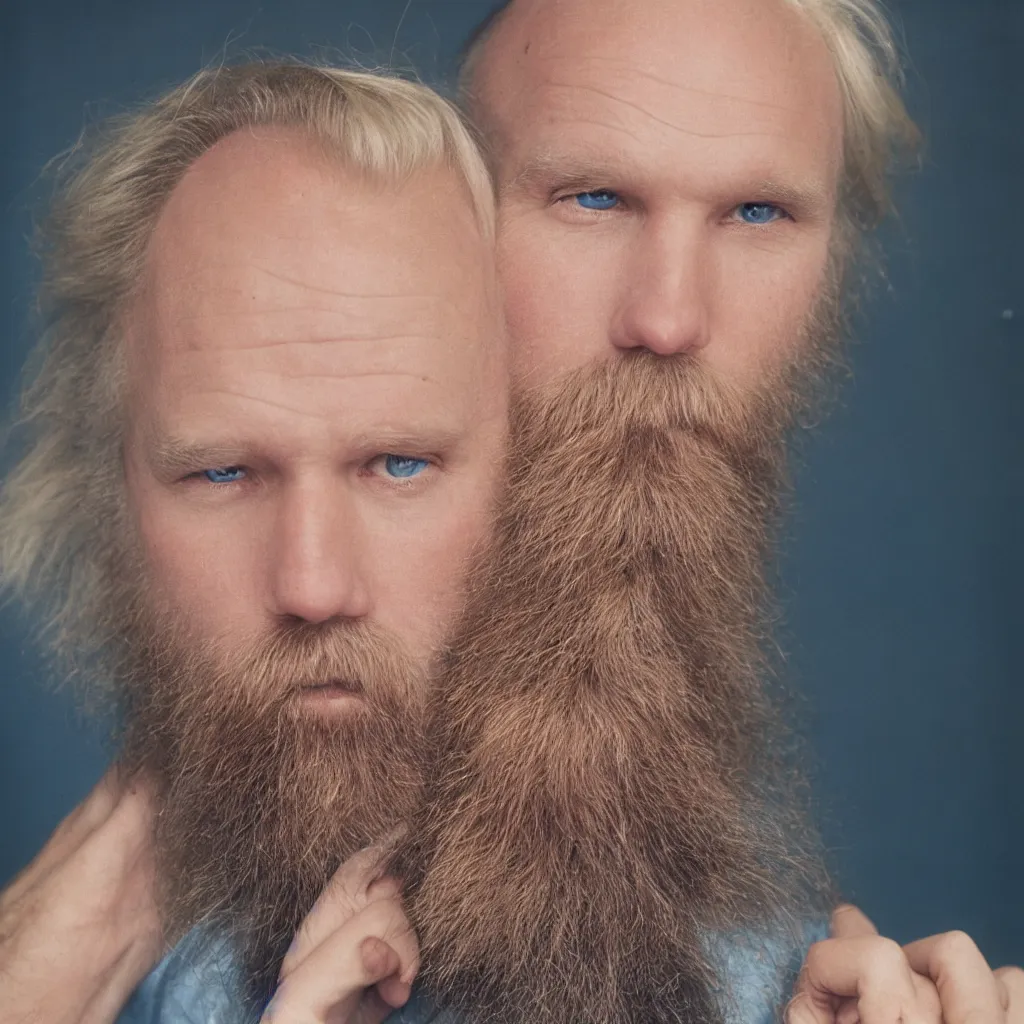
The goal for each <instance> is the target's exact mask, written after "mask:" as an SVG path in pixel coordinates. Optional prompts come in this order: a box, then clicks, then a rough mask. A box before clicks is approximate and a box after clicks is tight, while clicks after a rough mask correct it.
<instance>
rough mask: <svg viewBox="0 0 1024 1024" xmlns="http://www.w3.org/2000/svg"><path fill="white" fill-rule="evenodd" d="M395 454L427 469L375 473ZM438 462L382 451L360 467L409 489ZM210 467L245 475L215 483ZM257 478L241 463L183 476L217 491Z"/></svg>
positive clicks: (364, 472)
mask: <svg viewBox="0 0 1024 1024" xmlns="http://www.w3.org/2000/svg"><path fill="white" fill-rule="evenodd" d="M394 455H397V456H398V457H399V458H404V459H412V460H415V461H417V462H425V463H427V466H426V468H425V469H423V470H422V471H421V472H419V473H417V474H416V475H415V476H412V477H407V478H404V479H403V478H401V477H392V476H388V475H387V474H386V473H383V472H381V473H375V472H374V471H373V467H374V465H376V464H378V463H382V462H383V461H384V460H385V459H388V458H390V457H391V456H394ZM438 464H439V460H438V459H437V458H436V457H435V456H432V455H406V454H404V453H402V454H400V453H398V452H382V453H381V454H380V455H374V456H373V457H372V458H371V459H368V460H367V461H366V462H365V463H363V465H362V466H361V467H360V468H359V475H360V476H365V477H373V478H374V479H376V480H385V481H387V482H388V483H389V485H390V486H396V487H399V488H401V489H403V490H408V489H409V488H411V487H414V486H416V484H417V482H418V481H419V480H420V478H421V477H423V476H425V475H427V473H428V472H429V470H431V469H437V468H438ZM209 469H237V470H241V471H242V472H243V473H244V474H245V476H243V477H242V478H241V479H240V480H226V481H224V482H223V483H214V481H212V480H210V479H209V478H208V477H207V476H206V474H207V473H208V472H209ZM256 480H257V477H256V474H255V473H254V472H253V470H252V469H250V468H249V467H248V466H243V465H240V464H239V465H231V466H213V467H209V468H208V469H197V470H195V471H194V472H192V473H187V474H186V475H185V476H183V477H182V478H181V482H182V483H205V484H207V485H208V486H209V489H210V490H217V491H228V490H234V489H235V488H237V487H241V486H243V485H245V484H253V483H255V482H256Z"/></svg>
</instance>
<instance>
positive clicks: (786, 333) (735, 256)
mask: <svg viewBox="0 0 1024 1024" xmlns="http://www.w3.org/2000/svg"><path fill="white" fill-rule="evenodd" d="M827 268H828V245H827V242H825V241H819V240H817V239H807V240H806V243H805V244H802V245H800V246H799V247H794V249H793V250H791V251H789V252H786V253H771V252H767V253H766V252H759V251H757V250H756V249H755V250H752V249H749V248H747V249H744V250H738V251H733V252H726V253H725V254H723V258H722V260H721V262H720V264H719V285H718V288H717V308H716V309H715V312H714V316H713V320H712V338H711V344H709V346H708V348H707V349H706V350H705V357H706V359H707V360H708V362H710V363H714V362H719V363H720V364H727V363H731V364H733V365H731V366H728V367H727V369H728V371H729V373H730V375H731V376H733V377H742V376H743V375H744V372H756V371H757V370H758V369H759V368H763V367H764V366H765V365H766V364H769V363H771V362H773V361H776V360H784V359H785V358H787V357H788V356H790V355H792V353H793V351H794V349H795V348H796V346H797V345H798V344H799V341H800V338H801V329H802V328H803V326H804V324H805V323H806V321H807V317H808V315H809V314H810V312H811V310H812V309H813V308H814V305H815V302H816V300H817V298H818V296H819V295H820V294H821V290H822V288H823V286H824V284H825V280H826V273H827ZM715 335H717V336H718V337H719V338H720V339H721V342H720V343H719V344H717V345H716V344H715V340H716V338H715ZM727 341H728V343H727Z"/></svg>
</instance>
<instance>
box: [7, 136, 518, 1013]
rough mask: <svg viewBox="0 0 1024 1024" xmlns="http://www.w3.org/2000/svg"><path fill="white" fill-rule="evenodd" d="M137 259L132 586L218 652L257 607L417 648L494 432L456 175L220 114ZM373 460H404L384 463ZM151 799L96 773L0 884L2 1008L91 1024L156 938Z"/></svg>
mask: <svg viewBox="0 0 1024 1024" xmlns="http://www.w3.org/2000/svg"><path fill="white" fill-rule="evenodd" d="M149 256H150V259H149V264H148V266H147V268H146V274H145V279H144V280H143V282H142V287H141V288H140V291H139V295H138V299H137V302H136V304H135V306H134V308H133V309H132V310H131V311H130V315H129V316H128V318H127V321H126V328H127V333H128V344H127V370H128V390H129V395H128V403H127V414H128V415H127V419H128V436H127V440H126V451H125V472H126V480H127V491H128V497H129V502H130V507H131V511H132V513H133V524H134V527H135V532H136V534H137V539H138V540H139V541H141V548H142V558H143V562H144V569H145V572H146V573H147V577H148V582H149V591H148V597H149V598H151V599H152V600H153V602H154V604H156V605H158V606H160V607H161V608H162V610H163V611H164V612H165V613H166V614H170V615H172V616H174V615H178V616H180V617H182V618H183V619H184V620H186V621H185V625H186V626H187V628H188V630H189V632H190V635H191V636H193V637H196V638H198V639H199V640H200V641H202V642H203V643H204V644H205V645H207V646H210V647H212V648H216V649H217V650H218V651H219V652H220V653H221V654H222V655H223V656H224V657H226V658H228V659H230V658H231V655H232V653H233V652H239V651H240V650H244V649H245V647H246V645H247V644H248V643H249V642H250V639H251V638H253V637H259V636H261V635H263V634H266V633H268V631H270V630H271V629H272V628H273V627H275V626H276V627H282V626H285V625H288V626H292V627H303V626H305V627H310V628H322V629H325V628H327V627H328V626H331V625H333V626H334V627H338V626H339V625H342V626H343V625H344V624H345V623H359V624H362V625H366V626H367V627H369V628H372V629H373V631H374V633H375V635H377V636H380V637H384V638H390V640H391V642H392V643H394V644H395V645H398V646H400V647H401V648H402V654H403V656H404V657H406V658H407V659H411V660H413V661H415V662H419V663H421V664H422V663H425V662H427V661H428V660H429V659H430V658H431V657H432V656H433V654H434V651H435V649H436V647H437V646H438V644H439V642H440V640H441V634H442V630H443V629H444V628H445V627H446V626H447V624H448V623H449V622H450V621H451V620H452V618H453V617H454V616H455V614H456V612H457V606H458V603H459V600H460V596H459V591H460V577H461V570H462V566H463V564H464V563H465V561H466V560H467V559H468V557H469V556H470V554H471V553H472V551H473V549H474V548H475V546H476V545H477V544H478V543H480V542H481V541H482V540H484V539H485V537H486V534H487V532H488V520H489V512H490V503H491V491H492V485H493V483H494V478H495V475H496V471H497V468H498V466H499V463H500V451H501V447H502V444H503V441H504V431H505V395H506V391H507V381H506V377H505V366H504V359H505V356H504V345H503V337H502V330H501V326H500V318H499V314H498V303H497V300H496V287H495V284H494V279H493V271H494V265H493V256H492V253H491V249H490V247H489V245H488V244H487V243H485V241H484V240H483V238H482V237H481V235H480V233H479V231H478V228H477V224H476V222H475V220H474V217H473V214H472V211H471V205H470V203H469V200H468V197H467V196H466V195H464V194H463V191H462V189H461V186H460V185H459V184H458V182H457V180H456V178H455V176H454V175H452V174H451V173H449V172H448V171H443V170H438V171H436V172H434V171H429V170H427V171H424V172H423V173H422V174H420V175H417V176H415V177H414V178H413V179H411V180H410V181H408V182H407V183H406V184H404V185H403V186H401V187H389V186H385V185H379V184H373V183H370V182H368V181H366V180H364V179H362V178H360V177H358V176H357V175H355V174H354V173H351V172H348V171H346V170H344V169H343V168H340V167H339V166H338V164H337V162H334V163H331V162H330V161H329V160H328V158H327V156H326V155H325V151H324V150H323V149H322V148H320V147H317V146H313V145H311V144H309V143H307V142H306V141H305V140H304V139H303V138H302V137H301V136H299V135H297V134H295V133H294V132H289V131H284V130H282V131H274V130H269V129H265V130H261V131H260V132H259V134H258V135H257V134H255V133H248V134H239V135H236V136H232V137H229V138H228V139H226V140H224V141H223V142H222V143H221V144H219V145H218V146H216V147H215V148H214V149H213V150H211V151H210V152H209V153H207V154H206V155H205V156H204V157H202V158H201V159H200V160H199V161H197V163H196V164H195V165H194V166H193V168H192V169H191V170H190V172H189V173H188V174H187V175H186V177H185V179H184V180H183V181H182V182H181V184H180V186H179V187H178V188H177V189H176V190H175V192H174V193H173V194H172V196H171V198H170V201H169V202H168V204H167V206H166V207H165V209H164V211H163V214H162V216H161V218H160V220H159V223H158V225H157V227H156V231H155V234H154V237H153V239H152V245H151V249H150V253H149ZM388 454H395V455H402V456H408V457H410V458H413V457H414V458H416V459H421V460H423V461H424V466H423V467H422V469H423V471H422V472H421V473H418V474H417V475H416V476H415V477H414V478H411V479H404V478H403V479H395V478H393V476H392V475H389V473H388V463H387V460H386V456H387V455H388ZM218 467H220V468H222V469H223V468H226V467H241V469H242V473H241V474H235V473H231V474H228V476H230V477H232V478H234V476H236V475H240V477H241V478H240V479H239V480H237V481H235V482H230V483H223V484H222V483H214V482H211V481H210V480H208V479H207V478H206V477H205V476H204V475H203V473H204V471H205V470H208V469H211V470H212V469H215V468H218ZM222 475H223V474H222ZM242 697H243V699H244V694H243V695H242ZM349 706H351V705H350V704H349V703H348V701H346V700H342V701H338V702H331V701H323V700H318V701H316V702H310V704H309V706H308V711H309V715H308V716H307V717H309V718H313V717H316V718H320V717H321V716H323V715H326V716H327V718H334V719H336V718H337V716H338V715H339V714H340V715H342V716H344V717H345V719H346V720H347V717H348V716H347V715H346V714H345V708H346V707H349ZM151 808H152V800H151V798H150V795H149V793H148V789H147V788H145V787H144V788H143V789H142V790H138V791H136V790H128V789H125V788H124V787H123V785H122V784H121V783H119V782H117V781H116V779H115V778H114V777H113V776H111V778H110V779H108V780H107V781H106V782H105V783H104V784H103V785H102V786H101V787H100V789H99V790H98V791H97V793H96V794H93V796H91V797H90V798H89V799H88V800H87V801H86V802H85V803H84V804H83V805H82V807H80V808H79V809H78V810H77V811H76V812H75V813H74V814H73V815H72V817H71V818H70V819H69V820H68V822H67V823H65V825H63V826H61V828H60V829H59V830H58V831H57V833H56V834H55V835H54V837H53V839H52V840H51V841H50V843H48V844H47V846H46V847H45V848H44V849H43V851H42V852H41V853H40V855H39V857H38V858H37V859H36V860H35V861H33V863H32V864H31V865H30V866H29V867H28V868H27V869H26V871H25V872H24V873H23V874H22V876H20V877H19V879H18V880H16V882H15V883H14V884H13V885H12V886H11V887H10V888H9V889H8V890H6V891H5V892H4V893H3V896H2V898H0V1002H2V1003H3V1005H4V1007H5V1013H11V1014H13V1016H12V1018H11V1019H12V1020H19V1021H21V1020H24V1021H46V1022H47V1024H51V1022H56V1024H111V1022H112V1021H113V1020H114V1019H115V1018H116V1017H117V1015H118V1013H119V1012H120V1010H121V1008H122V1006H123V1004H124V1002H125V1001H126V999H127V998H128V996H129V994H130V993H131V991H132V990H133V988H134V987H135V986H136V984H137V983H138V982H139V981H140V980H141V979H142V977H144V976H145V974H146V973H147V972H148V970H149V969H150V968H151V967H152V966H153V964H154V963H155V962H156V960H157V959H158V958H159V956H160V954H161V949H162V938H161V934H160V918H159V914H158V912H157V907H156V900H155V893H154V884H153V881H154V850H153V840H152V835H153V829H152V824H151V817H152V810H151ZM378 895H379V893H378ZM392 896H394V893H393V892H392ZM377 902H378V903H379V902H380V901H379V900H378V901H377ZM391 905H392V911H393V912H392V913H391V916H390V917H389V918H388V920H389V921H390V920H397V916H399V915H400V914H401V911H400V907H398V905H397V903H395V901H394V900H393V899H392V901H391ZM362 923H363V924H366V922H362ZM374 927H375V925H374V923H373V921H372V920H371V921H370V922H369V925H368V931H367V933H366V935H365V936H360V938H362V937H372V936H371V934H370V933H372V932H373V930H374ZM384 934H385V935H387V936H390V935H391V931H388V930H386V931H385V932H384ZM363 961H364V962H363V967H362V968H361V969H362V970H364V971H365V970H371V969H372V970H371V973H372V971H377V972H378V973H379V972H380V971H383V972H384V973H383V974H379V978H380V980H382V981H383V980H385V978H386V977H387V975H389V974H391V973H393V972H392V971H390V970H388V968H389V961H388V960H387V957H384V958H383V959H382V957H381V950H380V949H379V948H376V949H375V948H374V947H373V946H372V945H371V948H370V949H369V950H367V951H366V957H365V958H363ZM367 963H368V964H369V966H368V967H367ZM404 963H405V962H404V961H403V964H404ZM306 973H308V971H307V972H306ZM394 984H400V982H399V981H398V980H397V979H396V980H395V983H394ZM394 984H393V985H392V986H391V987H390V988H388V987H387V986H386V985H385V987H384V990H383V991H384V993H385V996H389V997H391V998H397V996H396V994H395V988H394ZM318 991H319V990H318ZM357 1003H359V1004H360V1005H362V1000H361V998H359V999H357ZM5 1019H6V1018H5Z"/></svg>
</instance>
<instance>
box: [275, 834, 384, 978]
mask: <svg viewBox="0 0 1024 1024" xmlns="http://www.w3.org/2000/svg"><path fill="white" fill-rule="evenodd" d="M386 852H387V847H386V846H385V844H384V843H374V844H373V845H371V846H367V847H366V848H365V849H363V850H360V851H359V852H358V853H356V854H353V856H351V857H349V859H348V860H347V861H345V863H344V864H342V865H341V867H340V868H338V870H337V871H336V872H335V873H334V876H333V877H332V878H331V880H330V881H329V882H328V883H327V886H326V888H325V889H324V891H323V892H322V893H321V894H320V898H319V899H318V900H317V901H316V903H314V904H313V907H312V909H311V910H310V912H309V913H308V914H307V915H306V917H305V919H304V920H303V922H302V924H301V925H300V926H299V930H298V931H297V932H296V933H295V938H294V939H293V941H292V944H291V947H290V948H289V950H288V952H287V954H286V955H285V958H284V962H283V963H282V964H281V977H282V978H284V977H286V976H287V975H288V974H289V973H291V971H293V970H294V969H295V968H296V967H297V966H298V965H299V964H300V963H302V961H303V960H304V959H305V958H306V957H307V956H308V955H309V953H310V951H311V950H313V949H315V948H316V947H317V946H318V945H319V944H320V943H321V942H323V941H324V939H325V938H326V937H327V936H328V935H330V934H331V933H332V932H334V931H337V930H338V929H339V928H340V927H341V926H342V925H343V924H344V923H345V922H346V921H348V920H349V919H350V918H351V917H352V916H353V915H355V914H357V913H358V912H359V911H360V910H361V909H362V908H363V907H365V906H366V905H367V904H368V903H370V902H372V901H373V900H378V899H391V898H393V897H395V896H396V895H397V894H398V883H397V882H394V881H393V880H392V881H390V882H389V881H386V880H383V879H381V878H380V877H379V876H380V871H381V868H382V867H383V862H384V857H385V856H386Z"/></svg>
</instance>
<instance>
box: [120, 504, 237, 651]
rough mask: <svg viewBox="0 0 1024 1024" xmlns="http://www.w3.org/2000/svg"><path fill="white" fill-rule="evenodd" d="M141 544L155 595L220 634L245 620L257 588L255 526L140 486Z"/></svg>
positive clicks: (138, 519) (138, 524) (137, 518)
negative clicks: (255, 581)
mask: <svg viewBox="0 0 1024 1024" xmlns="http://www.w3.org/2000/svg"><path fill="white" fill-rule="evenodd" d="M132 508H133V513H134V519H135V525H136V529H137V531H138V537H139V543H140V544H141V547H142V554H143V557H144V560H145V564H146V567H147V571H148V579H147V587H148V589H149V590H150V591H151V592H152V595H153V597H154V599H155V600H157V601H160V602H165V603H167V604H169V605H170V606H171V607H172V608H173V609H175V610H176V611H177V612H178V613H179V614H182V615H184V616H186V617H187V618H188V619H190V620H193V621H195V622H196V623H199V624H201V626H202V631H203V632H204V633H214V632H215V633H221V632H224V631H226V630H229V629H230V628H232V627H236V626H237V625H238V624H239V623H240V622H241V621H242V620H243V619H245V620H247V618H248V616H247V615H246V609H247V608H248V606H249V605H250V604H251V602H250V600H249V596H250V594H251V592H252V590H253V574H252V572H251V569H252V566H253V558H254V557H255V551H254V547H255V546H254V545H253V543H252V541H251V530H248V529H246V528H243V527H242V525H241V524H239V523H238V522H237V521H233V520H232V521H229V517H227V516H223V515H210V514H200V513H198V512H197V511H196V510H195V509H192V508H189V507H187V506H186V505H185V504H184V503H179V502H176V501H174V500H168V496H167V495H166V494H165V493H162V492H161V491H160V490H159V489H157V488H154V489H152V490H146V489H140V490H139V491H137V492H136V494H135V495H134V497H133V500H132Z"/></svg>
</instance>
